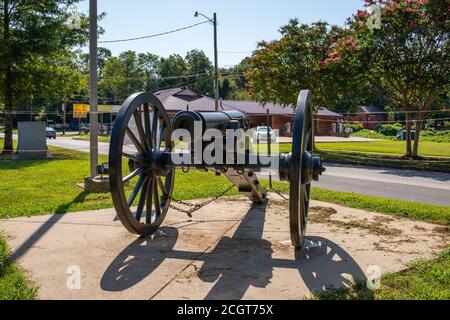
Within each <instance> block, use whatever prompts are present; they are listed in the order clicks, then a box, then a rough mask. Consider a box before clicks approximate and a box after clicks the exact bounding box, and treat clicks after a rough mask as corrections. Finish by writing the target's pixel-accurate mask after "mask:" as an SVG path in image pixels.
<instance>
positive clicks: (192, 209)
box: [170, 184, 235, 218]
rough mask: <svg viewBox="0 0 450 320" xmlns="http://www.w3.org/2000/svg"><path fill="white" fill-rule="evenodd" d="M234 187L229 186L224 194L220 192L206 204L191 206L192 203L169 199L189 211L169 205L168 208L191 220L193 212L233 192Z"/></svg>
mask: <svg viewBox="0 0 450 320" xmlns="http://www.w3.org/2000/svg"><path fill="white" fill-rule="evenodd" d="M234 187H235V186H234V184H233V185H231V186H229V187H228V188H227V189H226V190H225V191H224V192H222V193H220V194H218V195H217V196H215V197H214V198H212V199H210V200H208V201H206V202H203V203H200V204H193V203H189V202H186V201H181V200H177V199H176V198H174V197H171V198H170V200H172V201H174V202H176V203H177V204H180V205H183V206H186V207H189V208H191V209H188V210H187V209H183V208H180V207H176V206H174V205H170V208H171V209H173V210H176V211H178V212H181V213H186V214H187V215H188V217H189V218H192V214H193V213H194V212H197V211H199V210H200V209H202V208H204V207H206V206H208V205H210V204H211V203H213V202H215V201H217V200H219V199H220V198H222V197H224V196H225V195H226V194H227V193H228V192H230V191H231V190H233V188H234Z"/></svg>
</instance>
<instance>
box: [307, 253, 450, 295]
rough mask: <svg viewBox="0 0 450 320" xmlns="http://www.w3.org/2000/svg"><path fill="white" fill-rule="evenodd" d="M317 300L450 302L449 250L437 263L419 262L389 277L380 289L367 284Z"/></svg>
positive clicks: (356, 285)
mask: <svg viewBox="0 0 450 320" xmlns="http://www.w3.org/2000/svg"><path fill="white" fill-rule="evenodd" d="M315 299H318V300H449V299H450V248H449V249H448V250H447V251H445V252H443V253H442V254H440V255H438V256H437V257H436V258H435V259H434V260H431V261H425V260H420V261H416V262H415V263H413V264H411V266H410V267H409V268H408V269H407V270H404V271H401V272H398V273H390V274H386V275H384V276H383V277H382V279H381V289H380V290H376V291H372V290H369V289H368V288H367V285H366V282H365V281H357V283H356V284H355V285H354V286H352V287H350V288H340V289H333V290H328V291H324V292H321V293H317V294H316V295H315Z"/></svg>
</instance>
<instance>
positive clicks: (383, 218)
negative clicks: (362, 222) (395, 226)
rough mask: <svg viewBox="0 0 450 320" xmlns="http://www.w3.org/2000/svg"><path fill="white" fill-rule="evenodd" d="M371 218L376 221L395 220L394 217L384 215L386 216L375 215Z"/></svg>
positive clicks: (389, 221) (388, 221)
mask: <svg viewBox="0 0 450 320" xmlns="http://www.w3.org/2000/svg"><path fill="white" fill-rule="evenodd" d="M373 220H374V221H376V222H379V223H391V222H394V221H395V219H394V218H391V217H386V216H377V217H375V218H373Z"/></svg>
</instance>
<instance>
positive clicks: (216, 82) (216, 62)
mask: <svg viewBox="0 0 450 320" xmlns="http://www.w3.org/2000/svg"><path fill="white" fill-rule="evenodd" d="M213 24H214V91H215V92H214V93H215V98H216V99H215V100H216V112H218V111H219V57H218V55H219V52H218V49H217V13H214V18H213Z"/></svg>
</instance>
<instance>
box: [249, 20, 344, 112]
mask: <svg viewBox="0 0 450 320" xmlns="http://www.w3.org/2000/svg"><path fill="white" fill-rule="evenodd" d="M280 32H281V35H282V37H281V39H279V40H276V41H272V42H261V43H259V45H258V49H257V50H256V52H255V54H254V55H253V56H252V57H251V58H250V59H249V61H248V71H247V72H246V77H247V80H248V85H249V89H250V92H251V94H252V95H253V96H254V97H255V99H256V100H259V101H261V102H274V103H280V104H283V105H295V102H296V101H297V97H298V93H299V91H300V90H301V89H310V90H312V91H313V93H314V103H315V105H317V106H321V107H322V106H334V105H336V104H337V103H338V102H339V100H340V98H341V93H342V91H343V90H342V86H344V85H345V84H346V80H347V79H348V78H343V79H341V80H342V81H338V82H334V81H330V79H331V77H330V73H329V69H328V68H324V67H323V65H324V60H325V59H326V57H327V53H328V52H329V51H330V48H331V47H332V45H333V43H334V42H335V41H336V39H339V38H341V37H342V36H343V34H345V33H346V30H343V29H340V28H338V27H334V26H333V27H331V26H329V25H328V24H327V23H325V22H316V23H313V24H311V25H307V24H299V22H298V20H291V21H290V22H289V24H288V25H286V26H284V27H282V28H281V31H280Z"/></svg>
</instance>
